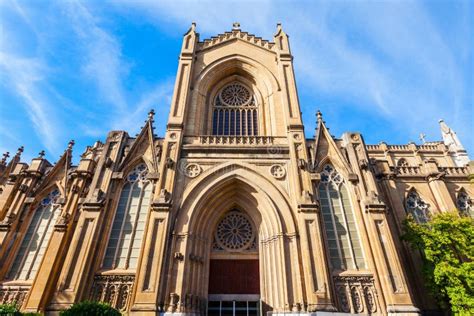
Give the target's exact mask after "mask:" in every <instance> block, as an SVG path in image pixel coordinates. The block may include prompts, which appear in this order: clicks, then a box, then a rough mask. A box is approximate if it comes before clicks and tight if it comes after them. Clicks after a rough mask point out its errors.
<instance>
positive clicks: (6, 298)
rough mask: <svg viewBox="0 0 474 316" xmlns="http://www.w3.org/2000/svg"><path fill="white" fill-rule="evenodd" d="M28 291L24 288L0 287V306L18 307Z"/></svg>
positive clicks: (27, 288)
mask: <svg viewBox="0 0 474 316" xmlns="http://www.w3.org/2000/svg"><path fill="white" fill-rule="evenodd" d="M29 290H30V289H29V287H24V286H7V287H0V304H15V305H16V306H17V307H20V306H21V305H23V302H24V301H25V298H26V295H27V294H28V291H29Z"/></svg>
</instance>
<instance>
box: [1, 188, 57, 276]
mask: <svg viewBox="0 0 474 316" xmlns="http://www.w3.org/2000/svg"><path fill="white" fill-rule="evenodd" d="M58 197H59V191H58V190H57V189H54V190H53V191H52V192H51V193H49V194H48V196H46V197H45V198H44V199H43V200H41V202H40V205H39V206H38V207H37V208H36V210H35V212H34V214H33V217H32V219H31V222H30V225H29V226H28V229H27V231H26V234H25V237H24V238H23V240H22V242H21V245H20V248H19V250H18V252H17V254H16V257H15V259H14V261H13V264H12V268H11V270H10V271H9V273H8V276H7V278H8V279H12V280H25V281H27V280H33V279H34V278H35V276H36V273H37V272H38V268H39V265H40V263H41V260H42V259H43V256H44V253H45V251H46V247H47V245H48V242H49V239H50V238H51V235H52V233H53V229H54V224H55V223H56V220H57V218H58V215H59V213H60V212H61V209H60V207H59V205H58V204H57V203H56V202H57V199H58Z"/></svg>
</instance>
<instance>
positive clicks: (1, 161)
mask: <svg viewBox="0 0 474 316" xmlns="http://www.w3.org/2000/svg"><path fill="white" fill-rule="evenodd" d="M8 157H10V152H9V151H7V152H6V153H4V154H3V158H2V160H0V165H5V164H6V162H7V159H8Z"/></svg>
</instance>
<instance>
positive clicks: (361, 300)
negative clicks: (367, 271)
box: [334, 275, 378, 314]
mask: <svg viewBox="0 0 474 316" xmlns="http://www.w3.org/2000/svg"><path fill="white" fill-rule="evenodd" d="M334 287H335V289H336V297H337V301H338V305H339V310H340V311H341V312H345V313H352V314H373V313H377V310H378V303H377V291H376V289H375V285H374V278H373V277H372V276H371V275H362V276H361V275H347V276H335V277H334Z"/></svg>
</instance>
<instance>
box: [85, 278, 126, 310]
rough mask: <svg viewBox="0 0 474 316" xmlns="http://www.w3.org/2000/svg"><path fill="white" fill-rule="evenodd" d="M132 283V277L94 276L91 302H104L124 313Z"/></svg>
mask: <svg viewBox="0 0 474 316" xmlns="http://www.w3.org/2000/svg"><path fill="white" fill-rule="evenodd" d="M134 282H135V276H134V275H117V274H114V275H96V276H95V277H94V284H93V286H92V295H91V300H95V301H101V302H105V303H108V304H110V305H111V306H112V307H114V308H116V309H118V310H121V311H124V310H126V309H127V307H128V304H129V300H130V292H131V290H132V287H133V283H134Z"/></svg>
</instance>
